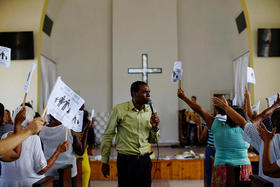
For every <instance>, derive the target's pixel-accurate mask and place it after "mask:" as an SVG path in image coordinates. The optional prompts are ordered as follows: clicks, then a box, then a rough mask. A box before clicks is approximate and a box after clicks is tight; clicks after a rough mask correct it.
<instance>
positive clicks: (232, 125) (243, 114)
mask: <svg viewBox="0 0 280 187" xmlns="http://www.w3.org/2000/svg"><path fill="white" fill-rule="evenodd" d="M232 109H233V110H235V111H236V112H237V113H238V114H240V115H241V116H242V117H243V118H244V119H246V117H245V113H244V111H243V109H242V108H240V107H238V106H233V107H232ZM226 124H228V125H229V126H230V127H236V126H237V124H236V123H235V122H234V121H233V120H232V119H231V118H230V117H229V116H227V121H226Z"/></svg>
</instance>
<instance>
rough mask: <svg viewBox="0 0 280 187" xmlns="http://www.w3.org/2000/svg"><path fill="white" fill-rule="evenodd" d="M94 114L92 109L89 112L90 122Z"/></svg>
mask: <svg viewBox="0 0 280 187" xmlns="http://www.w3.org/2000/svg"><path fill="white" fill-rule="evenodd" d="M94 112H95V111H94V109H92V110H91V115H90V119H89V120H90V121H91V120H92V118H93V117H94Z"/></svg>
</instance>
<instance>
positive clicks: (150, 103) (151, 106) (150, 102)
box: [148, 99, 155, 114]
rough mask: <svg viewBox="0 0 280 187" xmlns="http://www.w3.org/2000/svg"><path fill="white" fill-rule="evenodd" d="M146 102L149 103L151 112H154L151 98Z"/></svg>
mask: <svg viewBox="0 0 280 187" xmlns="http://www.w3.org/2000/svg"><path fill="white" fill-rule="evenodd" d="M148 104H149V105H150V108H151V111H152V114H154V113H155V111H154V106H153V102H152V100H151V99H150V100H149V101H148Z"/></svg>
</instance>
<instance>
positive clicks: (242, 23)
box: [235, 11, 247, 34]
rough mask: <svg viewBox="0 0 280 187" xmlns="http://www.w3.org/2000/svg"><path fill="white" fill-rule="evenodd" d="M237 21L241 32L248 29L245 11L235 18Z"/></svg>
mask: <svg viewBox="0 0 280 187" xmlns="http://www.w3.org/2000/svg"><path fill="white" fill-rule="evenodd" d="M235 22H236V25H237V29H238V33H239V34H240V33H241V32H242V31H244V30H245V29H246V27H247V25H246V20H245V16H244V12H243V11H242V12H241V13H240V14H239V16H238V17H237V18H236V19H235Z"/></svg>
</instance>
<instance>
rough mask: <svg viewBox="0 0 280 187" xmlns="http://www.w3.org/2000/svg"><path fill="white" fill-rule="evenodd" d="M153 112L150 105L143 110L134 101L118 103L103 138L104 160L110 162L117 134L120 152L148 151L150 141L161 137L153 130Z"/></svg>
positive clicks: (117, 144)
mask: <svg viewBox="0 0 280 187" xmlns="http://www.w3.org/2000/svg"><path fill="white" fill-rule="evenodd" d="M151 114H152V112H151V109H150V107H149V105H145V107H144V109H142V110H141V111H139V110H138V109H136V108H135V107H134V105H133V103H132V101H128V102H125V103H121V104H118V105H116V106H115V107H114V108H113V110H112V113H111V115H110V119H109V122H108V125H107V127H106V129H105V131H104V134H103V138H102V143H101V155H102V162H103V163H108V161H109V156H110V150H111V145H112V140H113V138H114V136H115V135H116V134H117V136H116V149H117V151H118V152H119V153H122V154H129V155H141V154H145V153H148V151H149V143H156V142H157V140H158V138H159V131H158V132H154V131H153V130H152V125H151V124H150V118H151ZM116 128H117V132H116Z"/></svg>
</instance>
